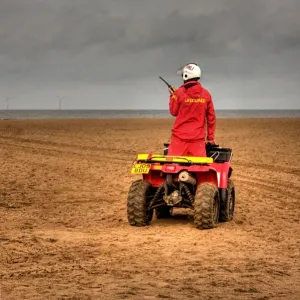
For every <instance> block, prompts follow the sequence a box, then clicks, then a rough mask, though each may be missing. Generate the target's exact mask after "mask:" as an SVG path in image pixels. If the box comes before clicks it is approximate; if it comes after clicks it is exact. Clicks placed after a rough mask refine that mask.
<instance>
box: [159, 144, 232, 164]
mask: <svg viewBox="0 0 300 300" xmlns="http://www.w3.org/2000/svg"><path fill="white" fill-rule="evenodd" d="M169 145H170V143H164V155H168V148H169ZM206 156H207V157H211V158H213V160H214V162H216V163H224V162H230V161H231V158H232V149H231V148H224V147H220V146H219V145H212V144H210V143H207V144H206Z"/></svg>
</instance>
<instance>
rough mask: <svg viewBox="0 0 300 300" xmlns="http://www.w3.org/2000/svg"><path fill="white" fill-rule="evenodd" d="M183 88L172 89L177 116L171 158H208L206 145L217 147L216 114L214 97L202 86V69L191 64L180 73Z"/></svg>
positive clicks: (174, 114) (171, 108) (171, 111)
mask: <svg viewBox="0 0 300 300" xmlns="http://www.w3.org/2000/svg"><path fill="white" fill-rule="evenodd" d="M180 75H181V76H182V79H183V82H184V83H183V85H182V86H180V87H179V88H178V89H176V90H175V91H172V89H171V88H169V92H170V100H169V110H170V113H171V115H172V116H175V117H176V119H175V121H174V125H173V128H172V131H171V132H172V136H171V141H170V145H169V149H168V155H178V156H179V155H186V156H202V157H206V148H205V144H206V142H207V143H210V144H213V145H215V144H216V143H215V128H216V114H215V109H214V104H213V101H212V97H211V94H210V93H209V92H208V90H207V89H205V88H204V87H203V86H202V85H201V84H200V82H199V80H200V78H201V69H200V67H199V66H198V65H197V64H195V63H190V64H187V65H186V66H184V67H183V68H182V69H181V70H180Z"/></svg>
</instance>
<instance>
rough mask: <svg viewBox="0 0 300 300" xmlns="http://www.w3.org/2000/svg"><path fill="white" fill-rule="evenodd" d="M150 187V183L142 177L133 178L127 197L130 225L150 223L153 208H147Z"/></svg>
mask: <svg viewBox="0 0 300 300" xmlns="http://www.w3.org/2000/svg"><path fill="white" fill-rule="evenodd" d="M151 188H152V186H151V184H150V183H149V182H148V181H145V180H142V179H139V180H135V181H134V182H133V183H132V184H131V186H130V189H129V192H128V198H127V219H128V222H129V224H130V225H132V226H146V225H149V224H150V222H151V220H152V216H153V209H151V210H148V205H149V202H150V196H151Z"/></svg>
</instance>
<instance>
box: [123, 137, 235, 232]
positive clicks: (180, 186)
mask: <svg viewBox="0 0 300 300" xmlns="http://www.w3.org/2000/svg"><path fill="white" fill-rule="evenodd" d="M168 147H169V144H168V143H166V144H164V151H163V154H153V153H150V154H138V155H137V158H136V160H135V161H134V163H133V165H132V168H131V174H139V175H142V178H140V179H136V180H134V181H133V182H132V184H131V186H130V189H129V192H128V198H127V219H128V222H129V224H130V225H132V226H146V225H149V224H150V222H151V221H152V217H153V212H154V211H155V213H156V217H157V218H167V217H170V216H171V215H172V210H173V208H176V207H180V208H189V209H192V210H193V212H194V224H195V226H196V228H198V229H211V228H214V227H216V226H217V224H218V222H226V221H231V220H232V219H233V216H234V206H235V188H234V184H233V182H232V180H231V179H230V176H231V174H232V166H231V159H232V149H231V148H222V147H219V146H218V145H214V146H213V145H210V144H207V145H206V153H207V157H193V156H169V155H168Z"/></svg>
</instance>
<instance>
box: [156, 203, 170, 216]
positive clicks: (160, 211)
mask: <svg viewBox="0 0 300 300" xmlns="http://www.w3.org/2000/svg"><path fill="white" fill-rule="evenodd" d="M155 215H156V218H157V219H165V218H170V217H171V209H170V207H169V206H159V207H157V208H155Z"/></svg>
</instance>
